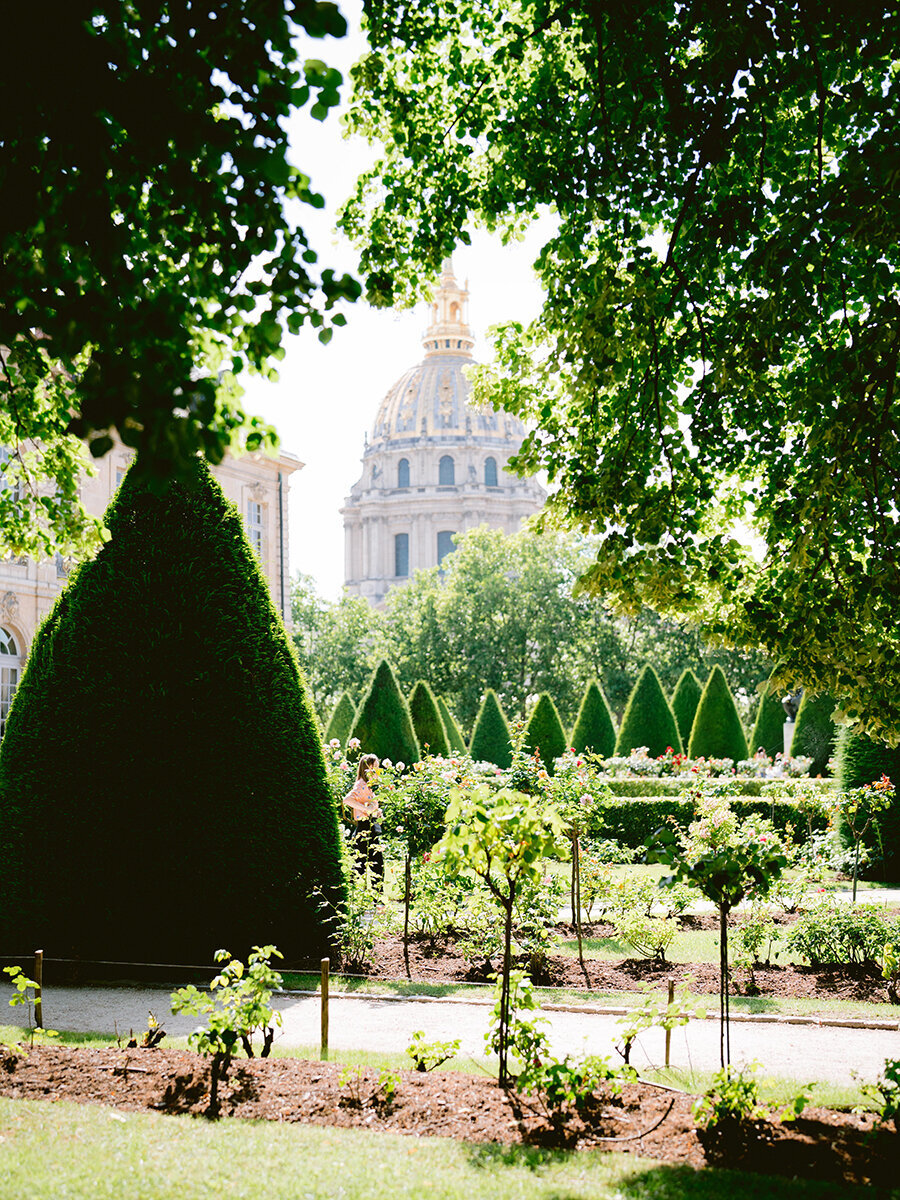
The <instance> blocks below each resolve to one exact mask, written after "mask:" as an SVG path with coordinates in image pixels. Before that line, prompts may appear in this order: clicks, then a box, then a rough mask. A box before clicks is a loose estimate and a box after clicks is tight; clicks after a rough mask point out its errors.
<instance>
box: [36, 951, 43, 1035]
mask: <svg viewBox="0 0 900 1200" xmlns="http://www.w3.org/2000/svg"><path fill="white" fill-rule="evenodd" d="M34 982H35V984H36V985H37V986H36V987H35V989H34V1023H35V1025H36V1026H37V1027H38V1029H43V1028H44V1004H43V990H44V952H43V950H35V952H34Z"/></svg>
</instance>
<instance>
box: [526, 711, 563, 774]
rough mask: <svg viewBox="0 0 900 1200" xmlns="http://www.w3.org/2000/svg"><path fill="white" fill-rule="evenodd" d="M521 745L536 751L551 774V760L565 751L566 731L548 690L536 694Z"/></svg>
mask: <svg viewBox="0 0 900 1200" xmlns="http://www.w3.org/2000/svg"><path fill="white" fill-rule="evenodd" d="M523 746H524V747H525V749H527V750H532V751H534V750H536V751H537V752H538V754H539V755H540V756H541V762H542V763H543V764H544V766H545V767H546V769H547V771H548V772H549V773H550V774H551V775H552V774H553V760H554V759H556V758H559V756H560V755H561V754H565V752H566V731H565V729H563V723H562V721H561V720H560V719H559V713H558V712H557V711H556V705H555V704H554V703H553V701H552V700H551V698H550V695H549V693H548V692H541V694H540V696H538V702H537V704H536V705H535V706H534V709H533V710H532V713H531V716H530V717H529V718H528V724H527V725H526V726H525V738H524V741H523Z"/></svg>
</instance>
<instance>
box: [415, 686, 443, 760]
mask: <svg viewBox="0 0 900 1200" xmlns="http://www.w3.org/2000/svg"><path fill="white" fill-rule="evenodd" d="M409 715H410V716H411V717H412V723H413V729H414V730H415V732H416V741H417V742H418V743H419V752H420V754H436V755H440V756H441V758H446V757H447V755H448V754H449V753H450V746H449V743H448V741H447V733H446V731H445V729H444V722H443V720H442V718H441V714H440V711H439V710H438V706H437V701H436V700H435V698H434V693H433V692H432V690H431V688H430V687H429V686H428V684H427V683H426V682H425V680H424V679H420V680H419V681H418V683H417V684H416V686H415V687H414V688H413V690H412V691H411V692H410V694H409Z"/></svg>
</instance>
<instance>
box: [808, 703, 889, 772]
mask: <svg viewBox="0 0 900 1200" xmlns="http://www.w3.org/2000/svg"><path fill="white" fill-rule="evenodd" d="M836 708H837V704H836V703H835V701H834V698H833V697H832V696H814V695H813V694H812V692H810V691H808V690H807V691H804V693H803V699H802V700H801V701H800V710H799V712H798V713H797V723H796V725H795V726H794V737H793V740H792V742H791V754H792V755H793V756H794V757H795V758H796V757H797V755H799V754H805V755H808V756H809V757H810V758H811V759H812V760H813V761H812V765H811V766H810V768H809V773H810V775H827V774H828V760H829V759H830V758H831V755H832V754H833V753H834V744H835V741H836V739H837V726H836V725H835V723H834V721H832V719H831V714H832V713H833V712H834V710H835V709H836ZM898 783H900V780H898Z"/></svg>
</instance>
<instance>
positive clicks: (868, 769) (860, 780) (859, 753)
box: [798, 713, 900, 881]
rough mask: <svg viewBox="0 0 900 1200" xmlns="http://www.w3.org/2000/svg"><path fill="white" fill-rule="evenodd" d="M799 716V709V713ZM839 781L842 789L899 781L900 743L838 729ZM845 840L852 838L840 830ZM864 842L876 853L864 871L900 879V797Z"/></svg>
mask: <svg viewBox="0 0 900 1200" xmlns="http://www.w3.org/2000/svg"><path fill="white" fill-rule="evenodd" d="M798 716H799V713H798ZM835 757H836V760H837V781H838V787H839V788H840V789H841V791H842V792H847V791H850V790H851V789H852V788H860V787H863V786H864V785H865V784H867V783H876V782H877V781H878V780H879V779H881V777H882V775H887V777H888V778H889V779H890V780H891V782H892V783H894V784H898V783H900V746H885V745H884V743H883V742H877V741H875V740H874V739H872V738H870V737H868V736H867V735H866V734H864V733H854V732H852V731H851V730H849V729H847V728H846V727H844V728H842V729H841V730H840V731H839V733H838V738H837V750H836V754H835ZM841 833H842V836H843V839H844V842H845V844H847V845H850V844H851V839H850V837H849V836H848V834H847V831H846V830H843V829H842V830H841ZM863 845H864V846H866V847H867V849H868V850H869V851H870V853H871V854H872V855H873V859H874V861H873V863H872V865H871V866H869V867H867V868H866V869H864V870H863V871H862V872H861V874H863V875H869V876H873V875H877V876H879V877H880V878H883V879H885V880H890V881H896V880H898V879H900V801H898V800H897V799H896V798H895V800H894V802H893V804H892V806H891V807H890V808H889V809H888V810H887V811H886V812H884V813H879V814H878V815H877V816H876V818H875V820H874V821H873V824H872V827H871V828H870V829H869V831H868V832H867V833H866V836H865V837H864V839H863Z"/></svg>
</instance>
